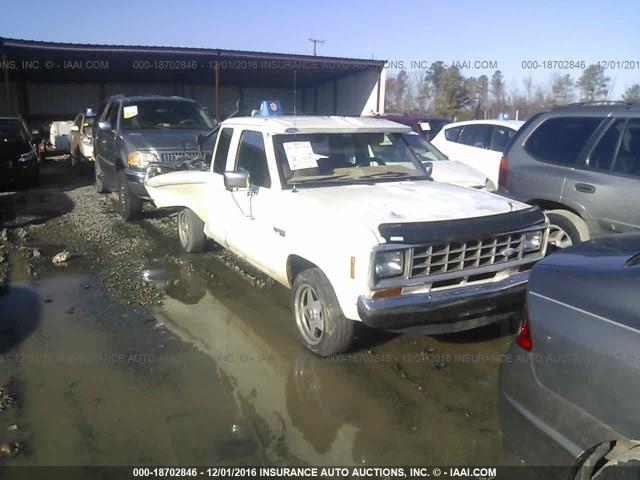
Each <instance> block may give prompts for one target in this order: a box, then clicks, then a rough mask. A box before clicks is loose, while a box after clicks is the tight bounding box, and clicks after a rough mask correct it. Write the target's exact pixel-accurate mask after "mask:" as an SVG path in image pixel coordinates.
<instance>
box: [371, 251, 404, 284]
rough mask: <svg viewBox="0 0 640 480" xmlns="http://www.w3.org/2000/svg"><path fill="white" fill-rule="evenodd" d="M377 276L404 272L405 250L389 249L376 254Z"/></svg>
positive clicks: (395, 274) (381, 276) (395, 275)
mask: <svg viewBox="0 0 640 480" xmlns="http://www.w3.org/2000/svg"><path fill="white" fill-rule="evenodd" d="M375 272H376V276H377V277H379V278H387V277H397V276H398V275H401V274H402V272H404V250H387V251H382V252H378V253H377V254H376V262H375Z"/></svg>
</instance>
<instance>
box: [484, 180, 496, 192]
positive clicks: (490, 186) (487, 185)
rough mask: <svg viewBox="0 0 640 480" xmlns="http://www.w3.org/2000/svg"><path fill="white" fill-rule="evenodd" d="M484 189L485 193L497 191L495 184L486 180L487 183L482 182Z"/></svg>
mask: <svg viewBox="0 0 640 480" xmlns="http://www.w3.org/2000/svg"><path fill="white" fill-rule="evenodd" d="M484 189H485V190H486V191H487V192H495V191H496V190H497V188H496V184H495V183H493V182H492V181H491V180H489V179H488V178H487V181H486V182H484Z"/></svg>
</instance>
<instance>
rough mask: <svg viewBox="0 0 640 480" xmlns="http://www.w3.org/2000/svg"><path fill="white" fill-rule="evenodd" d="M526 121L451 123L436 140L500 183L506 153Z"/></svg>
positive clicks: (447, 151) (441, 147)
mask: <svg viewBox="0 0 640 480" xmlns="http://www.w3.org/2000/svg"><path fill="white" fill-rule="evenodd" d="M523 124H524V122H520V121H517V120H469V121H466V122H457V123H449V124H448V125H446V126H444V127H443V128H442V130H440V132H439V133H438V134H437V135H436V136H435V138H434V139H433V141H432V143H433V144H434V145H435V146H436V147H437V148H438V149H439V150H441V151H442V152H443V153H444V154H445V155H446V156H447V157H449V158H450V159H451V160H457V161H459V162H462V163H466V164H467V165H469V166H470V167H473V168H475V169H477V170H480V171H481V172H482V173H484V174H485V175H486V176H487V177H488V178H489V180H491V181H492V182H493V183H494V184H495V185H497V184H498V173H499V171H500V159H501V158H502V153H503V152H504V150H505V148H506V147H507V145H509V141H510V140H511V138H513V136H514V135H515V134H516V132H517V131H518V129H519V128H520V127H521V126H522V125H523Z"/></svg>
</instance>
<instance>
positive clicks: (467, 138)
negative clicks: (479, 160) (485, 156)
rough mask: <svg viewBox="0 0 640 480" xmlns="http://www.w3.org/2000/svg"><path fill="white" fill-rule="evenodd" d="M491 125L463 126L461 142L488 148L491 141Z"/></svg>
mask: <svg viewBox="0 0 640 480" xmlns="http://www.w3.org/2000/svg"><path fill="white" fill-rule="evenodd" d="M491 129H492V127H491V125H467V126H465V127H462V133H461V134H460V141H459V143H463V144H465V145H469V146H470V147H479V148H488V147H489V142H490V141H491Z"/></svg>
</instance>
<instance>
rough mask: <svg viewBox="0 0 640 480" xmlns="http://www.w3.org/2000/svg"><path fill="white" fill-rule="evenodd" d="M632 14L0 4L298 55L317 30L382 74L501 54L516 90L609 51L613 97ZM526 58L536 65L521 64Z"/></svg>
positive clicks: (129, 30) (166, 0)
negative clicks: (371, 61)
mask: <svg viewBox="0 0 640 480" xmlns="http://www.w3.org/2000/svg"><path fill="white" fill-rule="evenodd" d="M639 20H640V13H639V11H638V8H637V4H636V2H635V1H634V0H619V1H615V2H603V1H599V2H589V1H574V0H571V1H562V0H556V1H544V0H536V1H528V2H518V1H515V0H511V1H502V0H497V1H491V0H484V1H464V0H457V1H429V0H414V1H411V2H409V1H389V0H387V1H378V0H368V1H361V0H351V1H349V0H341V1H333V0H324V1H304V0H269V1H267V0H262V1H257V2H256V1H225V2H218V1H215V0H209V1H198V0H180V1H175V0H157V1H154V2H144V1H131V0H129V1H122V0H109V1H107V2H91V1H85V2H80V1H78V0H75V1H67V0H53V1H51V0H49V1H44V0H42V1H33V0H2V1H1V3H0V36H3V37H10V38H24V39H29V40H46V41H58V42H75V43H103V44H105V43H106V44H122V45H162V46H183V47H206V48H223V49H237V50H259V51H268V52H281V53H302V54H311V53H312V51H313V45H312V44H311V42H309V40H308V39H309V38H310V37H313V38H319V39H322V40H324V41H325V43H324V44H323V45H318V54H320V55H328V56H339V57H341V56H345V57H358V58H376V59H383V60H389V61H390V65H389V68H390V74H394V72H395V69H394V68H393V67H402V66H405V67H406V68H407V69H408V70H412V68H411V62H416V65H415V66H416V67H417V68H416V70H417V71H420V68H421V67H423V66H426V65H428V64H430V63H431V62H433V61H437V60H442V61H444V62H445V63H447V64H450V63H452V62H469V65H471V68H470V69H466V70H464V72H463V73H464V74H466V75H481V74H489V75H490V74H491V73H492V72H493V69H492V68H491V69H486V68H485V69H483V68H482V66H483V65H482V64H478V65H477V67H479V68H475V67H476V65H475V64H476V61H480V62H482V61H486V62H491V63H493V64H494V65H495V64H496V62H497V66H498V68H499V69H500V70H501V71H502V73H503V75H504V78H505V80H506V81H507V84H508V88H509V89H512V88H513V87H517V88H518V89H519V90H520V92H523V91H524V87H523V79H525V78H526V77H528V76H531V77H532V79H533V81H534V82H535V83H537V84H540V85H541V86H544V87H548V85H549V84H550V82H551V78H552V75H553V74H558V73H559V74H565V73H569V74H571V75H572V76H573V77H574V79H577V78H578V77H579V75H580V73H581V70H580V69H579V68H577V69H576V68H574V69H571V68H569V69H565V70H558V69H557V68H553V67H554V64H551V65H550V66H551V67H552V68H544V66H543V64H542V62H544V61H551V62H556V61H561V62H565V63H567V62H570V61H574V62H582V61H584V62H586V64H587V65H589V64H591V63H595V62H598V61H606V62H613V67H614V68H609V69H608V70H607V72H606V74H607V75H608V76H609V77H611V79H612V87H613V88H612V94H611V97H612V98H613V99H617V98H618V97H619V96H620V95H621V94H622V93H623V92H624V90H625V89H626V88H627V87H629V86H631V85H632V84H634V83H640V33H639V31H638V30H639V23H640V22H639ZM522 62H529V64H528V65H529V66H532V67H536V64H535V63H534V62H538V65H537V68H531V69H523V65H522ZM617 62H621V63H617ZM625 62H626V63H625ZM403 64H404V65H403ZM460 64H461V65H462V66H464V65H465V64H464V63H460ZM485 65H486V63H485ZM489 65H491V64H489ZM555 65H557V63H556V64H555ZM578 65H579V63H578ZM609 65H611V63H610V64H609ZM525 66H526V65H525ZM565 66H570V65H565Z"/></svg>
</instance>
